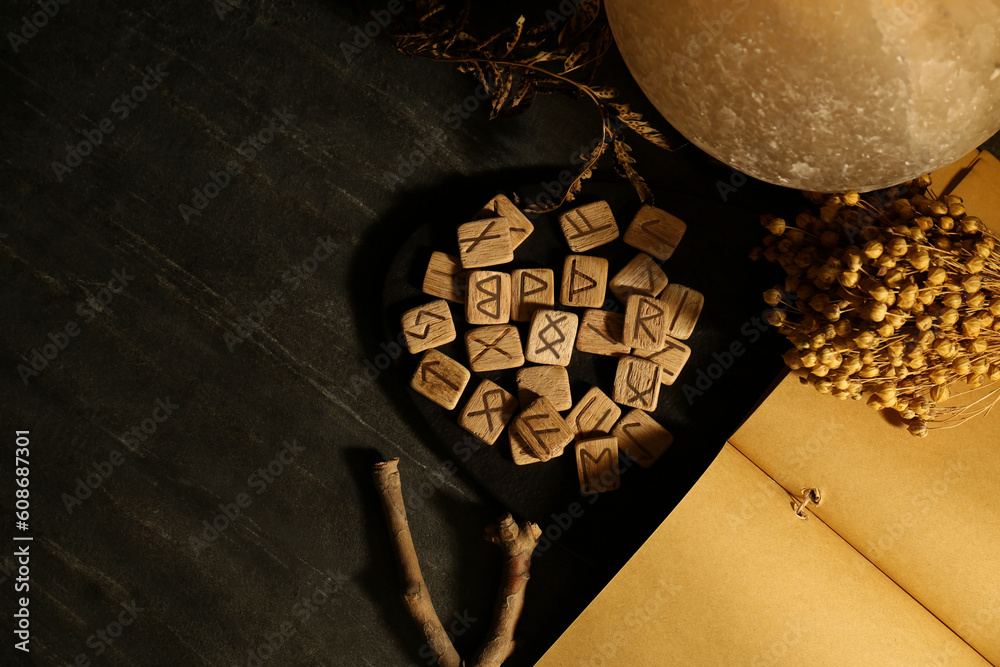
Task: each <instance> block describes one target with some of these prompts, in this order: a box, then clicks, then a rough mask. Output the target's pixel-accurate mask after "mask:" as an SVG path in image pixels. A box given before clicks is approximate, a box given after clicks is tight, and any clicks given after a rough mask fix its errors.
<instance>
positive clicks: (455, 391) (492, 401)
mask: <svg viewBox="0 0 1000 667" xmlns="http://www.w3.org/2000/svg"><path fill="white" fill-rule="evenodd" d="M560 225H561V227H562V231H563V234H564V236H565V238H566V242H567V243H568V245H569V248H570V250H571V251H572V253H585V252H588V251H591V250H593V249H595V248H597V247H599V246H602V245H605V244H607V243H610V242H612V241H614V240H615V239H617V238H618V233H619V232H618V223H617V222H616V221H615V218H614V215H613V214H612V212H611V208H610V207H609V206H608V204H607V203H606V202H603V201H602V202H595V203H593V204H587V205H585V206H580V207H578V208H575V209H573V210H571V211H568V212H566V213H564V214H563V215H561V216H560ZM684 230H685V224H684V223H683V222H682V221H681V220H679V219H677V218H675V217H674V216H672V215H670V214H668V213H666V212H665V211H662V210H660V209H657V208H654V207H652V206H644V207H643V208H642V209H640V210H639V212H638V214H636V216H635V218H634V219H633V220H632V223H631V224H630V225H629V227H628V229H627V230H626V231H625V235H624V239H623V240H624V241H625V243H626V244H628V245H630V246H632V247H634V248H637V249H638V250H640V251H642V252H640V253H639V254H637V255H636V256H635V258H634V259H632V260H631V261H630V262H628V263H627V264H626V265H625V266H624V268H622V269H621V271H619V272H618V273H617V274H615V276H614V277H613V278H611V280H610V281H609V280H608V260H607V259H603V258H601V257H595V256H591V255H584V254H570V255H567V256H566V259H565V261H564V262H563V267H562V280H561V281H560V283H559V303H560V305H561V306H564V307H568V308H584V309H585V310H584V311H583V313H582V315H581V316H578V315H577V314H576V313H574V312H571V311H570V310H560V309H557V308H556V276H555V273H554V271H553V270H552V269H515V270H514V271H512V272H510V273H505V272H502V271H495V270H491V269H488V268H486V267H495V266H498V265H502V264H507V263H509V262H512V261H513V260H514V252H515V250H516V249H517V247H518V246H519V245H520V244H521V243H522V242H523V241H524V240H525V239H526V238H527V237H528V235H530V234H531V233H532V232H533V231H534V228H533V226H532V224H531V221H529V220H528V219H527V218H526V217H525V216H524V214H523V213H522V212H521V211H520V210H519V209H518V208H517V206H515V205H514V204H513V203H512V202H511V201H510V200H509V199H508V198H507V197H504V196H503V195H500V196H497V197H494V198H493V199H492V200H491V201H490V202H489V203H488V204H487V205H486V207H484V208H483V209H482V210H481V211H480V212H479V214H478V215H477V216H476V219H475V220H474V221H473V222H468V223H465V224H462V225H459V226H458V247H459V257H454V256H452V255H448V254H445V253H442V252H435V253H433V255H432V256H431V259H430V263H429V264H428V266H427V273H426V274H425V277H424V283H423V291H424V292H425V293H426V294H429V295H431V296H436V297H440V298H439V299H438V300H436V301H431V302H430V303H427V304H425V305H422V306H420V307H417V308H414V309H412V310H409V311H407V312H406V313H405V314H404V315H403V318H402V320H403V321H402V326H403V331H404V334H405V338H406V342H407V347H408V348H409V350H410V352H412V353H420V352H423V353H424V355H423V357H422V358H421V360H420V363H419V365H418V367H417V370H416V373H414V375H413V379H412V381H411V383H410V385H411V386H412V387H413V389H414V390H416V391H417V392H419V393H421V394H423V395H424V396H426V397H427V398H429V399H430V400H432V401H434V402H435V403H437V404H438V405H440V406H442V407H444V408H446V409H448V410H453V409H455V408H456V407H457V406H458V404H459V401H460V400H461V397H462V394H463V392H464V391H465V388H466V385H467V384H468V383H469V379H470V378H471V373H470V372H469V370H468V369H467V368H466V367H465V366H464V365H463V364H461V363H459V362H458V361H456V360H454V359H452V358H450V357H448V356H447V355H445V354H442V353H441V352H440V351H438V350H436V349H434V348H436V347H438V346H440V345H443V344H445V343H448V342H451V341H453V340H455V337H456V334H455V323H454V321H453V319H452V314H451V310H450V307H449V305H448V303H447V301H452V302H455V303H458V304H463V305H464V307H465V319H466V321H467V322H468V323H469V324H470V325H473V326H474V328H472V329H470V330H469V331H468V332H467V333H466V334H465V347H466V351H467V353H468V363H469V366H470V367H471V368H472V370H473V371H475V372H477V373H482V372H488V371H496V370H501V369H509V368H519V370H518V371H517V388H518V396H517V397H514V396H513V395H511V394H510V393H508V392H507V391H506V390H504V389H503V388H501V387H500V386H498V385H497V384H496V383H494V382H492V381H490V380H487V379H483V380H481V381H480V382H479V385H478V386H477V387H476V388H475V390H474V391H473V392H472V394H471V396H470V397H469V399H468V400H467V401H466V403H465V405H464V407H463V408H462V409H461V411H460V412H459V415H458V423H459V424H460V425H461V426H462V428H464V429H466V430H467V431H468V432H469V433H472V434H473V435H475V436H476V437H477V438H480V439H481V440H483V441H484V442H486V443H488V444H491V445H492V444H493V443H495V442H496V441H497V439H498V438H499V437H500V434H501V433H502V432H503V430H504V428H506V427H507V426H508V424H509V426H510V428H509V433H508V435H509V438H510V448H511V456H512V457H513V460H514V463H517V464H519V465H524V464H528V463H536V462H539V461H548V460H550V459H552V458H554V457H556V456H559V455H561V454H562V453H563V450H564V449H565V448H566V446H567V445H568V444H570V443H571V442H573V441H574V440H576V464H577V471H578V473H579V478H580V488H581V490H582V492H583V493H598V492H602V491H610V490H613V489H616V488H618V486H619V474H618V452H619V449H621V450H622V451H623V452H624V453H625V454H626V455H628V456H629V457H630V458H632V459H633V460H635V461H636V462H637V463H639V464H640V465H642V466H644V467H648V466H650V465H652V464H653V462H654V461H656V460H657V459H658V458H659V457H660V455H662V454H663V452H664V451H666V449H667V448H668V447H669V446H670V445H671V443H672V442H673V437H672V436H671V435H670V433H669V432H668V431H667V430H666V429H665V428H663V427H662V426H661V425H660V424H658V423H657V422H656V421H655V420H654V419H653V418H652V417H651V416H650V415H649V414H648V413H649V412H652V411H653V410H655V409H656V405H657V401H658V398H659V392H660V385H661V384H667V385H669V384H672V383H673V381H674V380H675V379H676V378H677V375H678V373H680V370H681V368H682V367H683V366H684V364H685V362H686V361H687V359H688V357H689V356H690V354H691V350H690V348H688V346H687V345H685V344H684V343H682V342H681V341H682V340H685V339H687V338H688V337H689V336H690V335H691V332H692V331H693V330H694V327H695V323H696V322H697V320H698V315H699V314H700V313H701V308H702V305H703V304H704V297H703V296H702V295H701V294H700V293H699V292H696V291H694V290H692V289H690V288H687V287H684V286H682V285H676V284H668V280H667V276H666V274H664V272H663V270H662V269H661V268H660V265H659V263H658V262H656V261H655V260H654V259H653V258H654V257H655V258H656V259H659V260H666V259H667V258H669V257H670V256H671V254H673V252H674V249H675V248H676V247H677V244H678V243H679V242H680V239H681V237H682V236H683V234H684ZM605 288H610V290H611V292H612V293H613V294H614V295H615V297H616V298H617V299H618V300H619V301H621V302H622V303H623V304H624V305H625V314H624V315H623V314H621V313H616V312H611V311H609V310H601V308H602V307H603V306H604V305H605ZM445 300H447V301H445ZM611 303H613V302H611ZM511 321H514V322H528V323H529V324H528V327H527V337H526V338H525V341H524V344H522V338H521V334H520V333H519V332H518V329H517V327H516V326H515V325H513V324H511ZM574 346H575V348H576V350H577V351H579V352H585V353H590V354H600V355H606V356H613V357H618V358H619V361H618V368H617V373H616V376H615V383H614V388H613V391H612V395H611V398H609V397H608V396H607V395H606V394H605V393H604V392H602V391H601V390H600V389H599V388H598V387H591V388H590V390H589V391H588V392H587V393H586V394H584V395H583V396H582V397H581V398H580V399H579V400H578V401H577V402H576V403H575V404H574V403H573V397H572V396H571V394H570V384H569V376H568V373H567V370H566V367H567V366H568V365H569V361H570V357H571V355H572V354H573V349H574ZM525 361H528V362H531V363H533V364H536V365H534V366H526V367H523V368H522V366H524V363H525ZM519 404H520V406H521V408H522V409H521V412H520V413H517V409H518V405H519ZM617 404H621V405H624V406H627V407H630V408H633V409H632V410H631V411H629V412H628V413H627V414H625V415H624V416H622V411H621V408H619V407H618V405H617ZM566 410H569V413H568V414H566V416H565V417H563V416H562V415H561V414H560V412H565V411H566ZM515 415H516V416H515Z"/></svg>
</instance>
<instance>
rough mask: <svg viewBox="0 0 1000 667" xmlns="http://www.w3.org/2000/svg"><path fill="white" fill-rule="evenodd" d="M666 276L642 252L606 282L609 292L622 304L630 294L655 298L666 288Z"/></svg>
mask: <svg viewBox="0 0 1000 667" xmlns="http://www.w3.org/2000/svg"><path fill="white" fill-rule="evenodd" d="M668 282H669V281H668V280H667V274H665V273H664V272H663V269H661V268H660V265H659V264H657V263H656V260H654V259H653V258H652V257H650V256H649V255H647V254H646V253H644V252H640V253H639V254H638V255H636V256H635V257H634V258H633V259H632V261H630V262H629V263H628V264H626V265H625V267H624V268H623V269H622V270H621V271H619V272H618V273H616V274H615V276H614V278H612V279H611V280H610V281H608V287H609V288H610V289H611V292H612V293H613V294H614V295H615V296H616V297H617V298H618V300H619V301H621V302H622V303H623V304H624V303H626V302H627V301H628V298H629V296H630V295H632V294H642V295H644V296H657V295H658V294H659V293H660V292H662V291H663V288H664V287H666V286H667V283H668Z"/></svg>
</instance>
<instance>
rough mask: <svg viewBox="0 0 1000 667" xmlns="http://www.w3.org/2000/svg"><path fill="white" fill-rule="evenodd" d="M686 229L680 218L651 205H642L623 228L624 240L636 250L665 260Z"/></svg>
mask: <svg viewBox="0 0 1000 667" xmlns="http://www.w3.org/2000/svg"><path fill="white" fill-rule="evenodd" d="M686 229H687V225H685V224H684V221H683V220H681V219H680V218H677V217H674V216H672V215H670V214H669V213H667V212H666V211H663V210H661V209H658V208H655V207H653V206H643V207H642V208H640V209H639V212H638V213H636V214H635V218H633V219H632V224H630V225H629V226H628V229H626V230H625V237H624V240H625V243H627V244H629V245H630V246H632V247H633V248H635V249H637V250H642V251H643V252H645V253H648V254H650V255H652V256H653V257H655V258H656V259H660V260H665V259H670V256H671V255H673V254H674V250H676V249H677V244H678V243H680V242H681V237H683V236H684V231H685V230H686Z"/></svg>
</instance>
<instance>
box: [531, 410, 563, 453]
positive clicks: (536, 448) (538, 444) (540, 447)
mask: <svg viewBox="0 0 1000 667" xmlns="http://www.w3.org/2000/svg"><path fill="white" fill-rule="evenodd" d="M548 418H549V415H547V414H540V415H528V416H526V417H524V418H523V419H522V421H523V422H524V425H525V427H526V428H527V429H528V431H530V432H531V434H532V435H534V436H535V442H534V443H532V442H530V441H528V443H527V444H528V447H530V448H531V451H533V452H534V453H535V455H536V456H537V457H538V458H541V457H543V456H547V455H548V454H549V451H550V450H549V447H548V445H546V444H545V441H544V440H542V437H541V436H543V435H545V434H546V433H558V432H559V429H558V428H543V429H536V428H535V427H534V426H532V424H531V422H533V421H537V420H539V419H548ZM526 440H527V438H526Z"/></svg>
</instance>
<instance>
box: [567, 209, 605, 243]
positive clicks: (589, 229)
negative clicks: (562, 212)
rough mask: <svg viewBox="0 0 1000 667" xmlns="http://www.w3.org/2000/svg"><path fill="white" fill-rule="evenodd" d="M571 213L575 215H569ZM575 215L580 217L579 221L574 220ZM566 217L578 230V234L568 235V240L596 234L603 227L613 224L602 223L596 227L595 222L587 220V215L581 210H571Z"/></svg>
mask: <svg viewBox="0 0 1000 667" xmlns="http://www.w3.org/2000/svg"><path fill="white" fill-rule="evenodd" d="M570 215H572V216H573V217H569V216H570ZM574 217H575V218H578V221H576V222H574V220H573V218H574ZM566 219H567V221H568V222H569V224H570V225H572V227H573V229H575V230H576V234H573V235H572V236H568V237H567V240H572V239H578V238H580V237H581V236H588V235H590V234H596V233H597V232H599V231H601V230H602V229H607V228H608V227H611V226H612V225H611V223H608V224H606V225H601V226H600V227H594V225H593V223H592V222H590V220H587V218H586V216H585V215H583V213H581V212H580V211H571V212H570V213H569V214H567V218H566ZM581 223H582V224H581Z"/></svg>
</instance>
